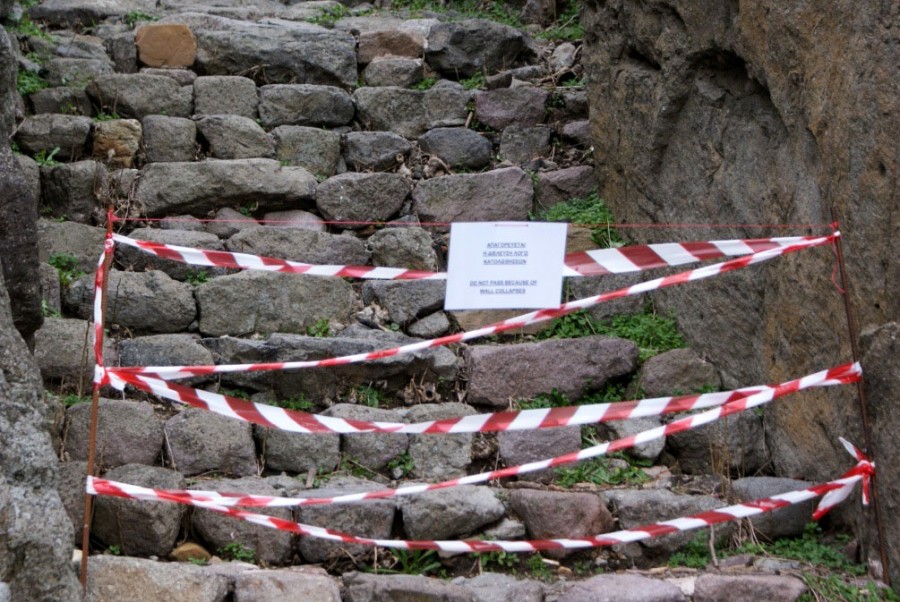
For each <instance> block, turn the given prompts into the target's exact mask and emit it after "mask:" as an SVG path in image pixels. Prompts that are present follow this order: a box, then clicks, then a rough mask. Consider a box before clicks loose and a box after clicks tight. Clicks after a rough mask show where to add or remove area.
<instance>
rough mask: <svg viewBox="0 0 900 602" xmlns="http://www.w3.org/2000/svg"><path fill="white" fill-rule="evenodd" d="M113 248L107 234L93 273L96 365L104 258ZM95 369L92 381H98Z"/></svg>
mask: <svg viewBox="0 0 900 602" xmlns="http://www.w3.org/2000/svg"><path fill="white" fill-rule="evenodd" d="M114 250H115V243H114V242H113V240H112V238H111V237H110V236H109V235H107V237H106V239H105V240H104V241H103V251H102V252H101V253H100V259H99V260H98V261H97V271H96V272H95V273H94V307H93V312H94V358H95V360H94V361H95V362H96V365H98V366H102V365H103V279H104V278H105V270H104V266H105V264H106V259H107V258H108V257H111V256H112V254H113V252H114ZM100 376H101V375H98V374H97V372H96V371H95V373H94V381H95V382H100V380H98V379H99V377H100Z"/></svg>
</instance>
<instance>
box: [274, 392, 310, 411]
mask: <svg viewBox="0 0 900 602" xmlns="http://www.w3.org/2000/svg"><path fill="white" fill-rule="evenodd" d="M272 405H276V406H278V407H281V408H284V409H286V410H297V411H300V412H308V411H310V410H312V409H313V408H314V407H315V406H316V404H314V403H313V402H311V401H310V400H308V399H307V398H306V396H305V395H303V394H300V395H299V396H298V397H289V398H288V399H279V400H277V401H274V402H272Z"/></svg>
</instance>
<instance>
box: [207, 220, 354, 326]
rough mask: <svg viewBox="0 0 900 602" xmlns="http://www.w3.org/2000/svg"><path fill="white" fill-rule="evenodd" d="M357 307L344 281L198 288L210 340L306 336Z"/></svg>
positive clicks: (240, 278)
mask: <svg viewBox="0 0 900 602" xmlns="http://www.w3.org/2000/svg"><path fill="white" fill-rule="evenodd" d="M299 232H305V231H302V230H301V231H299ZM314 234H316V233H314ZM248 287H250V288H249V289H248ZM247 290H253V291H254V294H253V295H247ZM355 303H356V295H355V294H354V293H353V289H352V288H351V287H350V285H349V284H348V283H346V282H344V281H343V280H339V279H336V278H320V277H317V276H305V275H302V274H273V273H258V272H243V273H240V274H234V275H232V276H222V277H219V278H215V279H213V280H212V281H211V282H207V283H206V284H201V285H200V286H199V287H197V304H198V306H199V309H200V331H201V332H203V333H204V334H206V335H211V336H221V335H223V334H232V335H242V334H248V333H254V332H288V333H290V332H294V333H297V332H299V333H302V332H306V329H307V328H309V327H310V326H312V325H314V324H315V323H316V322H317V321H318V320H323V319H324V320H331V319H336V320H342V321H346V320H347V319H349V315H350V312H351V311H353V309H354V305H355Z"/></svg>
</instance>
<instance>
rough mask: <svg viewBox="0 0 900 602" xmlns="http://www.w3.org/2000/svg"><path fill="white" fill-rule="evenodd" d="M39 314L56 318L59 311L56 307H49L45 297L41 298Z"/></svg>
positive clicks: (58, 315)
mask: <svg viewBox="0 0 900 602" xmlns="http://www.w3.org/2000/svg"><path fill="white" fill-rule="evenodd" d="M41 315H42V316H44V317H45V318H58V317H60V313H59V310H58V309H50V304H49V303H47V300H46V299H41Z"/></svg>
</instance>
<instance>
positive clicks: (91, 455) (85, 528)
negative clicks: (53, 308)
mask: <svg viewBox="0 0 900 602" xmlns="http://www.w3.org/2000/svg"><path fill="white" fill-rule="evenodd" d="M112 225H113V221H112V209H109V211H108V212H107V216H106V240H109V238H111V237H112ZM105 242H106V241H104V249H105V248H106V247H105ZM112 259H113V253H112V252H107V253H106V255H105V257H104V259H103V265H102V266H101V267H100V268H99V269H101V270H103V283H102V284H101V286H100V292H101V294H102V295H103V298H102V299H101V304H102V312H101V313H102V315H103V316H106V304H107V301H108V296H107V291H108V290H109V270H110V267H111V266H112ZM96 336H97V337H98V338H99V339H100V340H99V349H103V330H102V329H100V330H99V331H98V333H97V335H96ZM100 359H101V358H95V361H97V360H100ZM99 410H100V384H99V383H97V382H96V380H95V382H94V383H93V386H92V390H91V426H90V434H89V438H88V457H87V474H86V475H85V478H86V477H88V476H93V475H94V461H95V457H96V452H97V421H98V417H99ZM93 499H94V498H93V496H90V495H88V494H87V493H86V492H85V494H84V521H83V523H82V527H81V589H82V591H83V592H86V591H87V568H88V556H89V555H90V550H91V506H92V502H93Z"/></svg>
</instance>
